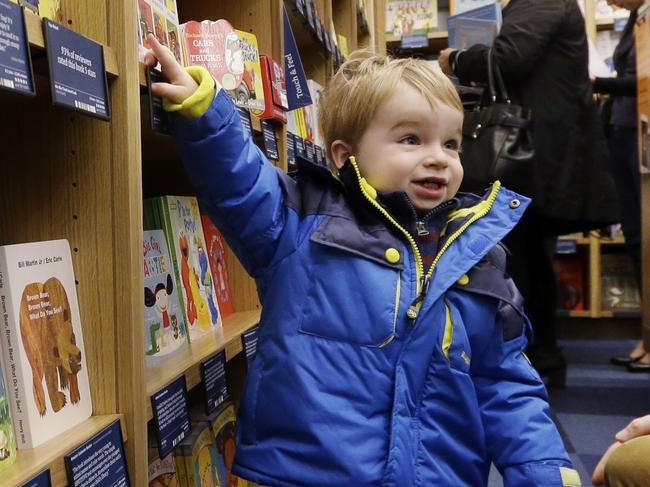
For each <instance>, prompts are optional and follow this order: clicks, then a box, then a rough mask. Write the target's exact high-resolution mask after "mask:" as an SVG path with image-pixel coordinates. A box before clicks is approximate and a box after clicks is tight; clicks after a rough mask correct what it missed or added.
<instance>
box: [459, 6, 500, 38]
mask: <svg viewBox="0 0 650 487" xmlns="http://www.w3.org/2000/svg"><path fill="white" fill-rule="evenodd" d="M478 5H479V4H478V3H476V6H475V7H473V8H471V9H464V10H458V11H456V13H455V14H454V15H450V16H449V17H448V19H447V22H449V19H452V18H455V19H461V18H462V19H480V20H491V21H493V22H496V26H497V27H496V30H497V33H498V32H499V30H501V24H502V22H503V14H502V13H501V5H500V4H498V3H496V2H494V1H492V2H488V3H487V4H486V3H485V2H483V3H482V5H481V6H478Z"/></svg>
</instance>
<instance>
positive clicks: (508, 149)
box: [460, 50, 536, 197]
mask: <svg viewBox="0 0 650 487" xmlns="http://www.w3.org/2000/svg"><path fill="white" fill-rule="evenodd" d="M495 78H496V85H495ZM497 91H498V93H497ZM531 129H532V127H531V113H530V110H527V109H525V108H524V107H522V106H520V105H516V104H514V103H512V102H511V101H510V98H509V97H508V93H507V91H506V87H505V83H504V82H503V77H502V76H501V71H500V69H499V66H498V65H497V64H496V63H495V62H494V60H493V56H492V50H490V51H488V86H487V87H486V92H484V96H483V97H482V100H481V102H479V103H478V104H477V105H476V107H475V108H474V109H473V110H471V111H465V118H464V121H463V141H462V152H461V154H460V161H461V163H462V165H463V169H464V173H465V175H464V177H463V182H462V183H461V186H460V190H461V191H467V192H473V193H481V192H483V191H484V190H485V189H486V188H487V186H489V185H490V184H491V183H492V182H494V181H496V180H499V181H501V183H502V184H503V185H504V186H505V187H507V188H508V189H512V190H514V191H516V192H518V193H521V194H523V195H525V196H529V197H534V195H535V179H536V178H535V177H534V164H533V161H532V159H533V156H534V154H535V149H534V147H533V137H532V131H531Z"/></svg>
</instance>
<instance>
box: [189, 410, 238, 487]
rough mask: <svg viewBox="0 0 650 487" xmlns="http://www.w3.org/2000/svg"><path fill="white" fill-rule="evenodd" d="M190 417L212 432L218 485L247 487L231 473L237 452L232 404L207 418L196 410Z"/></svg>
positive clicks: (234, 415) (234, 416)
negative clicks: (202, 423)
mask: <svg viewBox="0 0 650 487" xmlns="http://www.w3.org/2000/svg"><path fill="white" fill-rule="evenodd" d="M192 417H196V418H197V419H198V420H200V421H206V422H207V423H208V424H209V425H210V428H211V430H212V435H213V437H214V440H215V445H216V450H217V474H218V477H219V482H220V485H222V486H224V487H235V486H236V487H247V486H248V485H249V483H248V481H246V480H244V479H242V478H239V477H237V476H236V475H234V474H233V473H232V472H231V469H232V464H233V461H234V459H235V452H236V450H237V445H236V443H237V440H236V438H237V428H236V414H235V407H234V406H233V404H232V402H230V401H228V402H225V403H224V404H223V405H222V406H221V407H220V408H219V409H218V410H217V411H215V412H214V413H212V414H211V415H209V416H206V415H205V414H203V413H201V412H199V411H198V410H196V411H195V412H193V415H192Z"/></svg>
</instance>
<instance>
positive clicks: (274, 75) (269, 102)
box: [258, 56, 289, 123]
mask: <svg viewBox="0 0 650 487" xmlns="http://www.w3.org/2000/svg"><path fill="white" fill-rule="evenodd" d="M260 65H261V67H262V85H263V87H264V105H265V108H264V112H263V113H261V114H259V115H258V116H259V117H260V118H264V119H267V118H273V119H275V120H277V121H279V122H282V123H286V121H287V115H286V111H287V108H288V106H289V105H288V101H287V87H286V84H285V81H284V70H283V69H282V66H280V64H278V62H277V61H275V60H274V59H272V58H270V57H269V56H260Z"/></svg>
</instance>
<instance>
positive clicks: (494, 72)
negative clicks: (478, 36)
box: [487, 47, 510, 104]
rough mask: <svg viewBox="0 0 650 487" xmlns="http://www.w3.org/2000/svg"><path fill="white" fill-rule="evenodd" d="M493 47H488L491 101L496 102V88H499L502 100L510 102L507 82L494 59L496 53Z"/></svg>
mask: <svg viewBox="0 0 650 487" xmlns="http://www.w3.org/2000/svg"><path fill="white" fill-rule="evenodd" d="M492 52H493V51H492V48H491V47H490V49H488V55H487V71H488V89H489V93H490V101H491V102H492V103H496V101H497V91H496V88H498V90H499V93H498V95H500V96H501V101H503V102H505V103H508V104H509V103H510V97H509V96H508V91H507V90H506V84H505V83H504V82H503V76H502V75H501V69H499V65H498V64H497V63H496V61H495V59H494V55H493V54H492ZM495 77H496V82H497V85H498V86H496V88H495V83H494V79H495Z"/></svg>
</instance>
